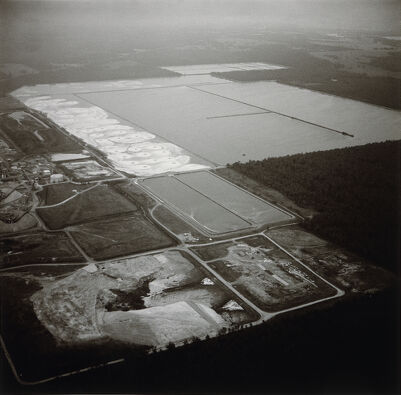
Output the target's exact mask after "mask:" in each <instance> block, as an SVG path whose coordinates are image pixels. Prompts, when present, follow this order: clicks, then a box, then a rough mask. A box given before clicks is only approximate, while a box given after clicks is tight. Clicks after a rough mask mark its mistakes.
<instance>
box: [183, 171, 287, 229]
mask: <svg viewBox="0 0 401 395" xmlns="http://www.w3.org/2000/svg"><path fill="white" fill-rule="evenodd" d="M176 178H178V179H179V180H180V181H182V182H184V183H185V184H186V185H188V186H189V187H191V188H193V189H195V190H197V191H198V192H200V193H202V195H205V196H207V197H208V198H209V199H211V200H213V201H214V202H216V203H218V204H220V205H222V206H224V207H226V208H228V209H229V210H230V211H232V212H234V213H236V214H238V215H239V216H241V217H242V218H244V219H245V220H247V221H250V222H252V223H254V224H255V225H264V224H271V223H276V222H281V221H287V220H289V219H291V218H292V216H291V215H289V214H287V213H286V212H284V211H282V210H279V209H278V208H276V207H274V206H272V205H270V204H268V203H267V202H265V201H263V200H262V199H259V198H257V197H255V196H253V195H251V194H250V193H247V192H246V191H244V190H242V189H240V188H238V187H236V186H235V185H233V184H231V183H229V182H226V181H224V180H223V179H221V178H220V177H217V176H215V175H213V174H212V173H209V172H206V171H200V172H194V173H186V174H180V175H176Z"/></svg>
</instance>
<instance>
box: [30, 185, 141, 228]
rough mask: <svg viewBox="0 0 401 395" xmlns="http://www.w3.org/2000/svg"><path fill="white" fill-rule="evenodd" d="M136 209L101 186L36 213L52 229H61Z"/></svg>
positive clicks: (38, 210) (130, 203)
mask: <svg viewBox="0 0 401 395" xmlns="http://www.w3.org/2000/svg"><path fill="white" fill-rule="evenodd" d="M136 209H137V207H136V206H135V205H134V204H133V203H132V202H130V201H128V200H127V199H125V198H124V197H123V196H121V195H120V194H118V193H117V192H115V191H114V190H113V189H112V188H110V187H109V186H108V185H107V184H101V185H98V186H96V187H95V188H92V189H89V190H88V191H83V192H82V193H79V194H77V195H76V197H74V198H73V199H70V200H67V201H66V202H65V203H60V204H58V205H55V206H51V207H46V208H45V207H44V208H37V209H36V212H37V213H38V214H39V216H40V217H41V218H42V220H43V221H44V222H45V223H46V225H47V226H48V227H49V228H50V229H61V228H64V227H66V226H69V225H75V224H79V223H83V222H86V221H93V220H95V219H97V218H101V217H106V216H111V215H117V214H123V213H129V212H133V211H136Z"/></svg>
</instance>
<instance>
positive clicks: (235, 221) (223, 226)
mask: <svg viewBox="0 0 401 395" xmlns="http://www.w3.org/2000/svg"><path fill="white" fill-rule="evenodd" d="M143 185H144V186H145V187H146V188H148V189H150V190H151V191H152V192H153V193H154V194H155V195H157V196H158V197H159V198H160V199H161V200H162V201H163V202H165V203H167V204H168V205H170V206H172V207H174V208H175V209H176V210H177V211H179V212H180V213H182V214H184V215H185V216H186V217H188V219H189V220H190V221H192V222H195V223H197V224H199V225H201V226H202V227H204V228H205V229H206V230H207V231H209V232H212V233H225V232H232V231H237V230H240V229H244V228H248V227H250V226H251V224H250V223H249V222H247V221H245V220H244V219H242V218H241V217H239V216H238V215H236V214H234V213H233V212H231V211H229V210H228V209H226V208H225V207H223V206H221V205H219V204H218V203H216V202H214V201H212V200H210V199H209V198H208V197H206V196H204V195H202V194H201V193H199V192H198V191H196V190H195V189H192V188H191V187H190V186H188V185H186V184H184V183H183V182H181V181H179V180H178V179H176V178H174V177H168V176H167V177H156V178H148V179H146V180H144V181H143Z"/></svg>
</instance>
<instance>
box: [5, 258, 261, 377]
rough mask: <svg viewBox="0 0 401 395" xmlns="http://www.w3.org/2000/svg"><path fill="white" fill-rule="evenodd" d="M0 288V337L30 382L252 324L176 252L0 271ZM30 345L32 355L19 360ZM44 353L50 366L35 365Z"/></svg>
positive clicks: (246, 311) (244, 309)
mask: <svg viewBox="0 0 401 395" xmlns="http://www.w3.org/2000/svg"><path fill="white" fill-rule="evenodd" d="M0 283H1V286H2V290H3V291H4V292H2V293H1V295H0V297H1V303H2V309H3V310H2V311H3V314H4V317H5V318H7V320H6V321H5V325H3V326H2V327H1V335H2V337H3V338H4V339H5V340H6V342H7V343H11V344H10V347H9V348H8V350H9V352H10V354H11V358H12V359H13V361H14V363H15V365H16V367H17V371H18V372H19V373H22V378H23V379H29V380H34V379H38V378H42V377H43V375H48V374H49V372H51V373H52V374H57V373H58V374H60V373H64V372H65V371H68V370H73V369H76V368H79V367H80V366H81V367H86V366H90V365H93V364H96V363H99V361H108V360H110V358H117V357H119V356H120V357H121V356H122V355H124V353H123V352H122V348H121V347H120V348H119V346H118V345H119V344H121V345H123V344H125V349H126V352H128V351H130V352H134V351H135V349H136V348H137V347H139V345H143V346H145V347H147V348H149V347H156V348H159V347H166V346H167V345H169V344H170V343H171V342H172V343H176V344H180V343H182V342H184V341H186V342H191V341H192V339H193V338H194V337H198V338H204V337H205V336H215V335H217V334H218V333H224V332H225V331H228V330H230V328H235V327H237V326H238V325H243V324H246V323H249V322H251V321H254V320H256V319H257V318H258V315H257V314H256V313H254V312H253V311H252V310H250V309H249V308H248V307H246V306H244V305H243V304H242V302H241V301H239V300H238V299H237V298H236V296H235V295H233V294H231V293H230V292H229V291H227V290H225V289H224V288H222V287H221V286H220V285H218V283H217V282H216V281H215V280H214V279H213V278H207V277H206V274H205V272H204V271H203V269H202V268H201V267H198V266H197V264H195V262H194V261H192V259H191V258H190V257H189V256H187V255H183V253H181V252H178V251H170V252H166V253H163V254H156V255H148V256H142V257H137V258H130V259H122V260H116V261H113V262H108V263H107V264H93V263H92V264H89V265H86V266H84V267H82V266H81V267H80V268H77V267H75V268H74V267H72V266H68V265H66V266H51V267H50V266H46V267H44V266H37V267H36V268H29V270H28V269H25V270H18V269H15V270H12V271H7V272H1V273H0ZM16 294H18V295H20V296H19V298H17V299H18V300H17V301H16V302H15V301H13V296H15V295H16ZM17 311H18V313H17ZM22 322H25V325H26V324H27V323H29V325H30V331H29V333H26V332H25V336H24V339H21V341H19V342H18V341H16V336H21V334H22V331H23V330H25V329H24V328H25V325H22ZM29 342H32V343H33V344H34V345H33V348H32V349H31V350H32V351H35V352H32V354H31V353H30V356H29V357H26V358H24V357H23V347H24V345H25V344H28V343H29ZM113 344H114V346H113ZM18 345H20V346H21V347H22V348H19V347H18ZM88 347H89V348H88ZM85 350H86V351H87V353H85ZM118 352H119V353H120V354H118ZM45 354H47V361H49V364H47V363H46V364H43V363H41V364H38V360H39V359H40V358H43V356H44V355H45ZM107 357H108V358H109V359H105V358H107ZM42 362H43V361H42ZM32 364H33V365H32ZM82 364H84V365H83V366H82ZM45 377H46V376H45Z"/></svg>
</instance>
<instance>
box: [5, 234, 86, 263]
mask: <svg viewBox="0 0 401 395" xmlns="http://www.w3.org/2000/svg"><path fill="white" fill-rule="evenodd" d="M0 259H1V264H0V267H2V268H3V267H9V266H19V265H31V264H40V263H57V262H84V259H83V257H82V256H81V254H79V252H78V251H77V249H76V248H75V247H74V245H73V244H72V242H71V240H70V239H69V238H68V237H67V235H65V234H64V233H61V232H60V233H44V232H41V233H34V234H29V235H22V236H15V237H8V238H3V239H0Z"/></svg>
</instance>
